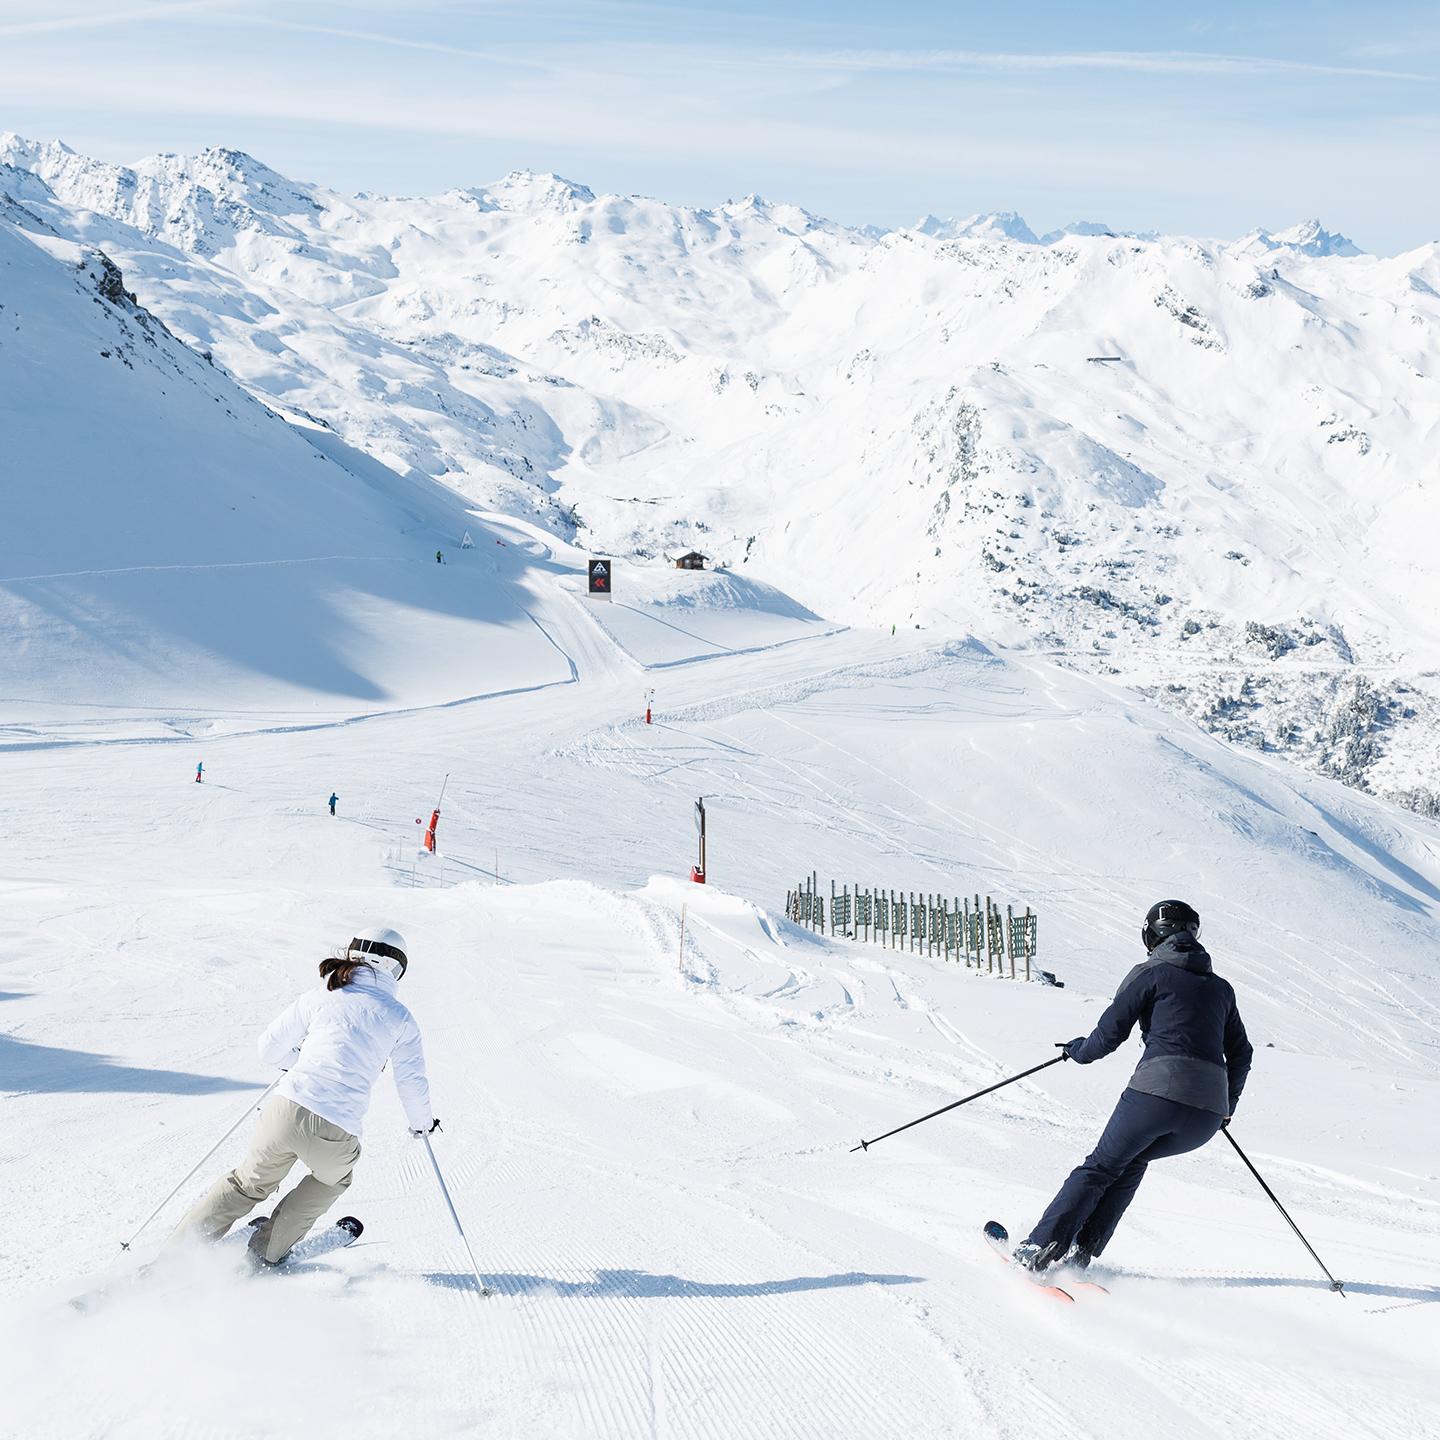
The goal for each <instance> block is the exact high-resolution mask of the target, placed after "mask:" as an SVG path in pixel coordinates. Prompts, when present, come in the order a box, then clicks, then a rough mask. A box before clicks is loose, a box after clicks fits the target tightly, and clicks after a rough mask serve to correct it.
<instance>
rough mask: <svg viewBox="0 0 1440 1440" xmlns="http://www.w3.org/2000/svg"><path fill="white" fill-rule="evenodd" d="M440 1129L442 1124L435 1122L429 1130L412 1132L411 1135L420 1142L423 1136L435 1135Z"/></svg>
mask: <svg viewBox="0 0 1440 1440" xmlns="http://www.w3.org/2000/svg"><path fill="white" fill-rule="evenodd" d="M439 1128H440V1122H439V1121H438V1120H436V1121H434V1122H433V1123H432V1124H431V1126H430V1128H429V1129H428V1130H412V1131H411V1132H410V1133H411V1134H412V1135H413V1136H414V1137H415V1138H416V1139H417V1140H418V1139H419V1138H420V1137H421V1136H422V1135H433V1134H434V1133H435V1132H436V1131H437V1130H438V1129H439Z"/></svg>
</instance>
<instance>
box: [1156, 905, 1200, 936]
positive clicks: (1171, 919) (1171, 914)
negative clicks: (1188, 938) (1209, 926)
mask: <svg viewBox="0 0 1440 1440" xmlns="http://www.w3.org/2000/svg"><path fill="white" fill-rule="evenodd" d="M1154 923H1155V925H1157V926H1160V925H1167V926H1169V927H1170V928H1171V930H1172V932H1173V931H1175V930H1188V931H1190V933H1191V934H1192V935H1194V936H1196V938H1197V939H1198V938H1199V935H1200V917H1199V916H1198V915H1197V914H1196V913H1195V911H1194V910H1193V909H1192V908H1191V907H1190V906H1189V905H1186V904H1183V903H1180V902H1177V901H1174V900H1167V901H1165V902H1164V904H1162V905H1158V906H1156V914H1155V920H1154Z"/></svg>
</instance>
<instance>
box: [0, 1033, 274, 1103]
mask: <svg viewBox="0 0 1440 1440" xmlns="http://www.w3.org/2000/svg"><path fill="white" fill-rule="evenodd" d="M263 1088H264V1087H263V1086H260V1085H257V1084H255V1082H254V1081H253V1080H227V1079H226V1078H225V1077H224V1076H223V1075H195V1074H192V1073H190V1072H189V1071H188V1070H146V1069H144V1068H142V1067H139V1066H132V1065H122V1064H120V1063H119V1062H117V1061H115V1060H112V1059H111V1058H110V1056H108V1055H96V1054H92V1053H91V1052H90V1051H89V1050H62V1049H61V1048H60V1047H59V1046H56V1045H36V1044H35V1043H34V1042H33V1041H30V1040H21V1039H18V1038H17V1037H16V1036H14V1035H3V1034H0V1090H8V1091H11V1092H14V1093H18V1094H21V1095H25V1094H31V1095H33V1094H47V1095H50V1094H59V1093H61V1092H67V1091H80V1092H85V1091H89V1092H91V1093H97V1094H101V1093H103V1094H110V1093H128V1094H148V1095H215V1094H218V1093H219V1092H221V1091H224V1090H257V1091H258V1090H261V1089H263Z"/></svg>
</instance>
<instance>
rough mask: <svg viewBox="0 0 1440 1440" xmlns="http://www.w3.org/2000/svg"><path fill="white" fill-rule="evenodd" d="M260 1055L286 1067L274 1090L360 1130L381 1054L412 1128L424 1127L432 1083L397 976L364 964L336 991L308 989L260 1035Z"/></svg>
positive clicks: (380, 1066)
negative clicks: (398, 993)
mask: <svg viewBox="0 0 1440 1440" xmlns="http://www.w3.org/2000/svg"><path fill="white" fill-rule="evenodd" d="M259 1050H260V1058H261V1059H262V1060H263V1061H264V1062H265V1063H266V1064H267V1065H279V1066H280V1067H281V1068H282V1069H284V1070H286V1071H288V1072H289V1073H288V1074H287V1075H286V1076H285V1078H284V1079H283V1080H282V1081H281V1082H280V1084H279V1086H278V1087H277V1089H276V1093H277V1094H279V1095H284V1096H286V1097H287V1098H288V1099H291V1100H293V1101H294V1102H295V1103H296V1104H297V1105H303V1106H304V1107H305V1108H306V1109H307V1110H312V1111H314V1113H315V1114H316V1115H319V1116H320V1117H321V1119H323V1120H328V1121H330V1123H331V1124H332V1125H338V1126H339V1127H340V1128H341V1129H342V1130H345V1131H347V1132H348V1133H349V1134H351V1135H359V1133H360V1127H361V1126H362V1125H363V1124H364V1122H365V1112H366V1110H368V1109H369V1108H370V1091H371V1088H372V1087H373V1086H374V1084H375V1082H376V1080H378V1079H379V1078H380V1072H381V1071H382V1070H383V1069H384V1068H385V1064H386V1061H389V1062H390V1063H391V1067H392V1069H393V1071H394V1074H395V1088H396V1090H398V1091H399V1092H400V1103H401V1104H402V1105H403V1106H404V1107H405V1118H406V1119H407V1120H408V1121H409V1123H410V1128H411V1129H412V1130H428V1129H429V1128H430V1124H431V1120H432V1118H433V1117H432V1114H431V1110H430V1085H429V1083H428V1081H427V1080H426V1079H425V1054H424V1051H423V1050H422V1049H421V1047H420V1027H419V1026H418V1025H417V1024H416V1023H415V1018H414V1016H412V1015H411V1014H410V1012H409V1011H408V1010H407V1009H406V1008H405V1007H404V1005H402V1004H401V1003H400V1001H399V1000H398V999H397V998H396V996H395V981H394V980H393V979H391V977H390V976H389V975H384V974H381V973H380V972H378V971H376V970H374V969H372V968H371V967H370V966H369V965H362V966H361V967H360V968H359V969H358V970H357V971H356V972H355V976H354V978H353V979H352V980H351V981H350V983H349V984H348V985H346V986H343V987H342V988H341V989H339V990H327V989H326V988H325V987H324V986H323V985H321V986H320V987H319V988H317V989H315V990H307V991H306V992H305V994H303V995H302V996H301V997H300V998H299V999H298V1000H297V1001H296V1002H295V1003H294V1004H293V1005H291V1006H290V1007H289V1008H288V1009H286V1010H285V1011H283V1012H282V1013H281V1014H280V1015H278V1016H277V1017H276V1018H275V1020H274V1021H272V1022H271V1025H270V1028H269V1029H268V1030H266V1031H265V1033H264V1034H263V1035H262V1036H261V1037H260V1042H259Z"/></svg>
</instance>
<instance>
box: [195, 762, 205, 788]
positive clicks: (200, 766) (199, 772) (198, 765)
mask: <svg viewBox="0 0 1440 1440" xmlns="http://www.w3.org/2000/svg"><path fill="white" fill-rule="evenodd" d="M204 774H205V762H204V761H203V760H197V761H196V762H195V783H196V784H197V785H198V784H200V782H201V779H202V778H203V777H204Z"/></svg>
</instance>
